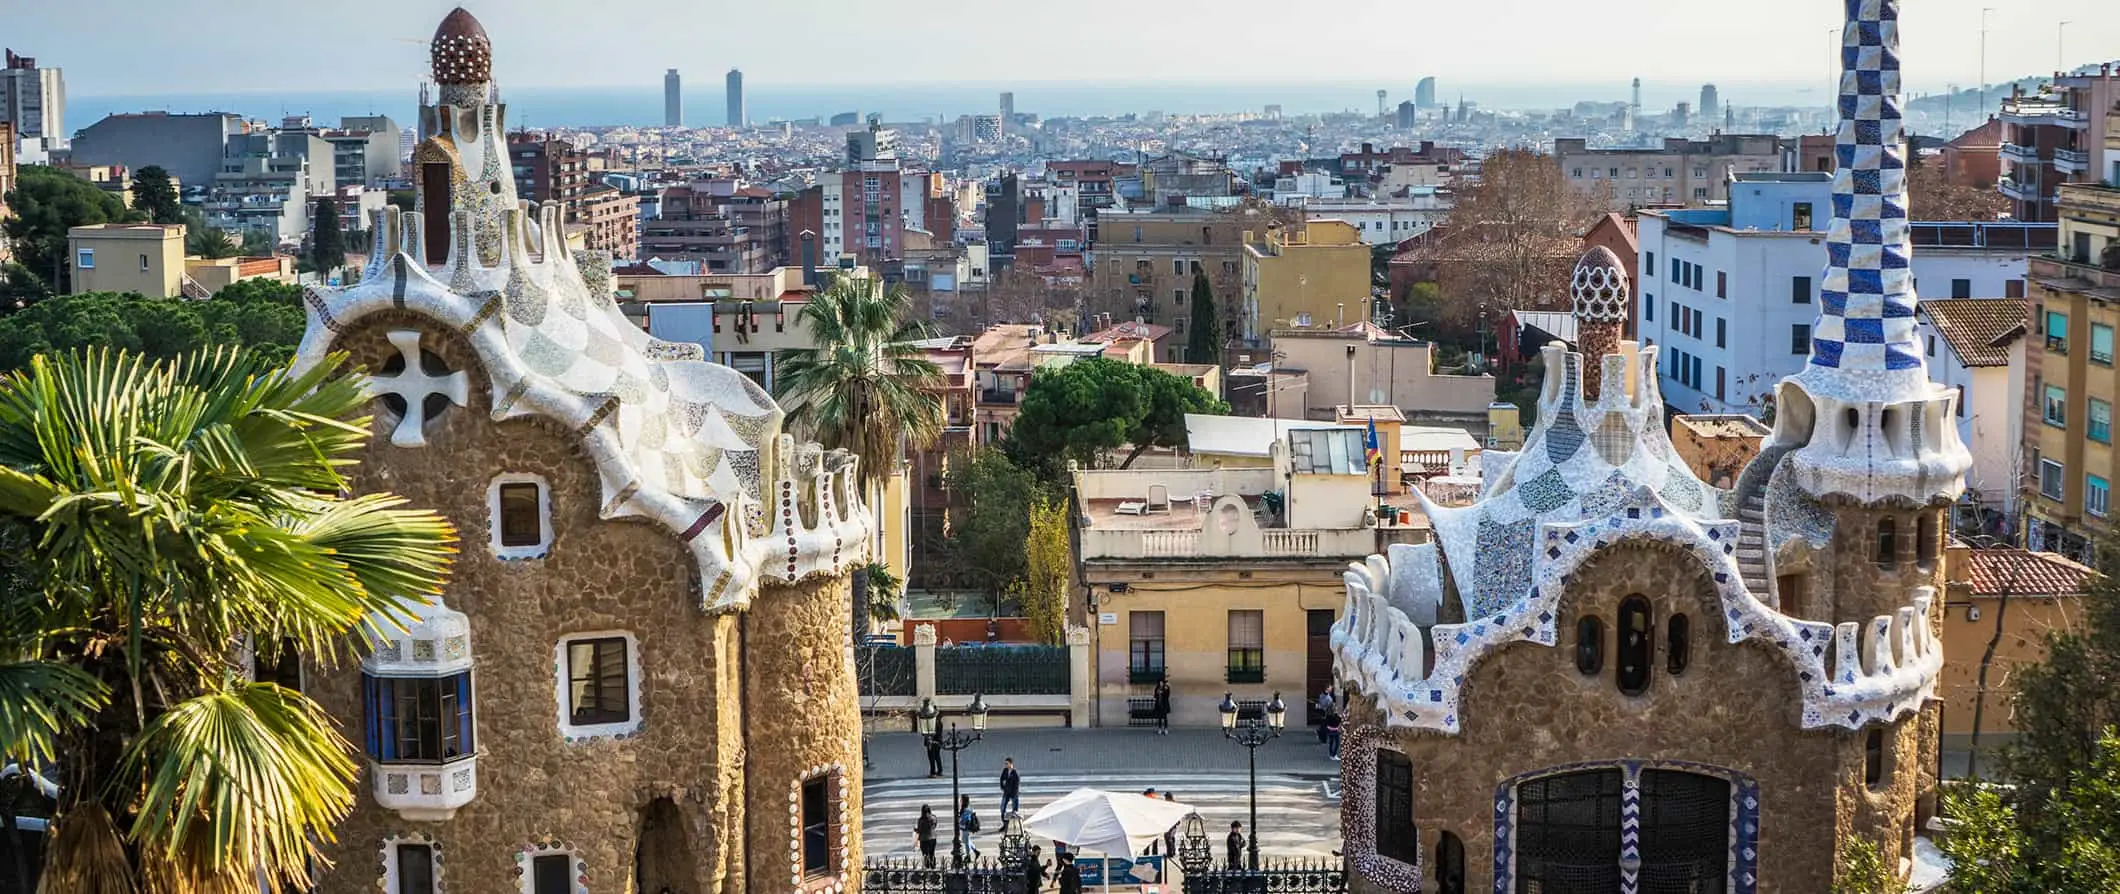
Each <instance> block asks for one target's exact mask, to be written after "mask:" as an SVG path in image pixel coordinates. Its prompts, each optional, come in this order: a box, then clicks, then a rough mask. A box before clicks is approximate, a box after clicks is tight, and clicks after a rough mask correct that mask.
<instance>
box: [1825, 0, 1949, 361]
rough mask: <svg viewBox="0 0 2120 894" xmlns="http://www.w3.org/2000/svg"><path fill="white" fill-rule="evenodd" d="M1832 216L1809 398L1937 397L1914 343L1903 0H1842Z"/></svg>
mask: <svg viewBox="0 0 2120 894" xmlns="http://www.w3.org/2000/svg"><path fill="white" fill-rule="evenodd" d="M1844 2H1845V3H1846V5H1847V25H1846V28H1845V29H1844V31H1843V34H1842V38H1841V50H1840V61H1841V74H1840V106H1839V108H1840V130H1839V133H1838V135H1837V136H1836V137H1835V138H1834V153H1835V156H1836V158H1835V162H1836V164H1835V168H1834V174H1833V219H1832V224H1831V227H1830V228H1829V230H1828V232H1827V235H1826V270H1825V276H1824V279H1823V280H1822V285H1821V288H1820V296H1819V298H1820V300H1819V316H1818V320H1817V322H1816V323H1815V324H1814V325H1813V326H1812V328H1811V332H1812V338H1811V357H1810V361H1809V363H1808V364H1807V365H1806V366H1805V368H1804V370H1803V372H1801V373H1799V374H1798V375H1797V376H1796V379H1797V381H1798V382H1800V383H1802V385H1803V386H1804V389H1805V390H1806V391H1809V392H1811V393H1812V394H1816V395H1833V396H1836V397H1842V398H1847V399H1851V400H1881V401H1890V400H1903V399H1908V398H1916V397H1920V396H1922V395H1926V394H1927V393H1928V392H1929V391H1930V388H1931V386H1930V384H1929V376H1928V370H1927V368H1926V367H1925V365H1924V364H1923V362H1922V354H1921V350H1920V348H1919V346H1918V345H1917V343H1916V339H1915V333H1914V328H1915V310H1916V303H1917V299H1916V297H1915V295H1914V277H1913V272H1912V270H1911V269H1910V265H1911V262H1912V258H1913V244H1912V240H1911V239H1910V238H1909V232H1908V227H1907V188H1906V131H1905V126H1904V123H1903V122H1902V121H1901V117H1900V76H1899V0H1844Z"/></svg>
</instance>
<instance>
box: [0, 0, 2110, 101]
mask: <svg viewBox="0 0 2120 894" xmlns="http://www.w3.org/2000/svg"><path fill="white" fill-rule="evenodd" d="M454 5H455V3H454V2H452V0H359V2H353V3H328V2H320V0H68V2H40V0H0V19H4V21H5V27H4V29H0V31H4V33H0V43H4V44H5V45H7V46H10V47H12V48H13V49H14V50H15V51H17V52H20V53H23V54H25V55H34V56H37V57H39V59H40V60H42V62H43V63H44V64H46V65H58V66H60V67H63V68H64V69H65V70H66V79H67V86H68V89H69V91H70V92H72V93H74V94H77V95H109V94H163V93H181V92H194V91H228V90H249V89H257V90H279V91H286V90H305V89H315V90H334V89H348V90H350V89H372V88H379V87H390V86H393V85H397V84H410V83H411V82H413V81H414V80H416V79H417V78H418V77H419V76H420V74H421V73H422V72H423V71H424V70H425V68H426V56H425V52H426V50H425V47H424V46H423V45H422V43H420V42H421V41H424V40H425V39H426V38H427V37H428V36H429V35H431V34H432V33H433V31H434V26H435V23H436V22H438V21H440V19H441V17H442V16H443V15H444V14H445V13H447V12H448V10H449V9H450V8H451V7H452V6H454ZM1984 5H1985V6H1990V7H1993V8H1995V10H1996V11H1995V12H1994V13H1993V14H1991V15H1989V16H1988V24H1989V35H1988V65H1987V71H1988V75H1989V77H1990V78H1991V79H1993V80H1997V81H1999V80H2002V79H2004V78H2006V77H2009V76H2011V75H2020V74H2034V73H2043V72H2048V71H2051V70H2053V69H2054V68H2055V65H2056V60H2057V47H2056V38H2057V33H2058V32H2059V31H2060V30H2061V29H2060V28H2059V27H2058V26H2059V25H2060V23H2061V22H2062V21H2064V20H2068V21H2071V22H2072V23H2073V24H2070V25H2069V26H2068V27H2067V28H2066V32H2067V43H2066V50H2067V59H2068V63H2069V65H2071V66H2074V65H2078V64H2081V63H2085V62H2089V61H2092V60H2099V59H2103V60H2112V59H2116V58H2120V2H2115V0H1906V2H1905V4H1904V5H1903V7H1902V13H1901V23H1902V26H1903V37H1904V41H1905V67H1906V72H1907V77H1908V80H1909V89H1912V90H1922V91H1926V90H1936V89H1941V88H1942V87H1943V85H1944V84H1945V83H1946V82H1956V83H1960V84H1962V85H1964V86H1966V87H1970V86H1971V85H1973V84H1974V83H1976V82H1977V79H1978V73H1979V71H1980V64H1979V58H1980V57H1979V47H1980V23H1981V8H1982V7H1983V6H1984ZM470 8H471V11H472V12H473V13H475V14H477V15H478V16H479V18H480V20H481V21H483V22H484V23H485V25H486V29H487V32H488V33H489V34H491V35H492V37H493V39H494V42H495V44H496V45H497V47H498V53H497V54H496V55H497V66H496V67H497V69H498V73H499V78H500V80H501V82H502V83H503V84H512V85H515V86H566V85H570V84H579V85H584V86H589V85H594V86H617V85H641V86H644V87H645V88H646V89H651V90H659V89H660V86H661V83H662V80H661V79H662V73H663V69H665V68H670V67H676V68H679V69H682V70H683V72H684V73H685V75H686V77H687V81H688V84H687V87H688V90H687V92H693V91H695V90H698V89H700V88H703V87H707V86H708V85H709V84H710V83H713V82H714V81H716V80H718V79H719V78H720V76H721V74H722V73H723V72H725V71H726V70H727V69H728V68H729V67H730V66H737V67H740V68H742V69H743V70H744V71H745V73H746V75H747V76H748V77H749V78H750V79H751V81H752V83H754V84H757V83H763V82H773V83H779V84H797V83H804V84H850V83H862V84H875V83H879V82H913V83H938V82H950V81H968V82H978V83H1010V82H1021V83H1028V82H1052V81H1107V82H1108V81H1147V80H1189V81H1225V82H1240V83H1269V82H1276V81H1334V82H1369V81H1374V82H1375V83H1376V84H1377V85H1378V86H1380V87H1385V88H1388V89H1390V90H1391V92H1392V94H1393V99H1394V101H1396V99H1397V98H1398V97H1399V96H1400V95H1406V94H1410V93H1411V91H1412V85H1413V82H1414V81H1415V80H1417V79H1418V78H1419V77H1420V76H1422V75H1429V74H1433V75H1436V76H1438V77H1439V78H1441V79H1442V80H1443V81H1445V82H1446V88H1445V92H1446V93H1447V92H1449V91H1448V87H1447V82H1450V81H1457V82H1459V83H1463V82H1466V81H1477V82H1484V83H1523V82H1536V83H1552V82H1567V81H1573V80H1597V81H1611V80H1613V79H1623V78H1627V77H1632V76H1637V75H1638V76H1640V77H1642V78H1644V79H1645V80H1648V81H1651V82H1655V81H1659V80H1661V81H1680V82H1687V83H1699V82H1702V81H1719V82H1728V83H1732V84H1738V83H1743V82H1746V81H1775V82H1788V81H1798V80H1809V79H1812V78H1817V79H1819V80H1821V81H1823V80H1825V79H1826V77H1827V65H1828V62H1829V56H1828V53H1829V35H1828V31H1829V29H1833V28H1835V27H1837V25H1838V23H1839V22H1840V19H1841V2H1840V0H1608V2H1602V3H1598V2H1590V3H1585V2H1580V0H1481V2H1473V3H1429V2H1421V0H1342V2H1338V3H1331V2H1327V3H1303V2H1298V3H1290V2H1286V0H1213V2H1198V0H1073V2H1067V3H1036V4H1032V3H1023V2H1009V0H1002V2H995V0H905V2H900V3H877V2H873V0H769V2H758V0H742V2H735V0H705V2H700V0H691V2H687V0H599V2H594V3H585V2H581V0H485V2H474V3H473V4H472V5H471V7H470ZM143 42H148V43H150V44H151V46H142V43H143Z"/></svg>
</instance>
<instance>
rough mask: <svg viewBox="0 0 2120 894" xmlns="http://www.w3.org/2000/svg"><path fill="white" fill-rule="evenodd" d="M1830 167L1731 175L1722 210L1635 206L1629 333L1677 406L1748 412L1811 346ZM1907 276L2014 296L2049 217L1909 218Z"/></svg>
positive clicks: (2049, 239)
mask: <svg viewBox="0 0 2120 894" xmlns="http://www.w3.org/2000/svg"><path fill="white" fill-rule="evenodd" d="M1832 177H1833V175H1831V174H1826V173H1821V172H1816V171H1802V172H1797V173H1792V174H1740V175H1738V176H1737V178H1736V179H1735V180H1734V181H1732V183H1731V184H1730V189H1731V191H1732V194H1731V199H1730V203H1729V205H1728V206H1727V207H1724V208H1692V209H1683V210H1670V211H1662V210H1652V211H1644V212H1642V213H1641V215H1640V218H1639V222H1638V229H1637V232H1636V238H1637V242H1638V244H1639V246H1640V252H1641V253H1640V258H1639V266H1638V268H1637V269H1639V270H1640V271H1641V278H1640V281H1639V282H1637V283H1635V286H1636V292H1637V294H1636V298H1635V303H1636V306H1637V307H1636V314H1637V315H1636V326H1637V329H1636V331H1637V332H1638V333H1639V335H1640V337H1641V339H1642V341H1643V343H1644V344H1648V345H1656V346H1657V347H1658V348H1659V349H1660V350H1659V351H1658V356H1659V359H1660V361H1661V363H1660V366H1659V369H1658V375H1659V376H1661V378H1662V379H1663V381H1662V383H1661V390H1662V393H1663V396H1664V398H1665V399H1666V400H1668V401H1670V402H1671V406H1673V407H1674V408H1676V409H1677V410H1678V411H1679V412H1681V413H1745V412H1751V413H1758V412H1760V411H1761V410H1762V409H1763V408H1764V406H1765V404H1766V402H1767V400H1768V396H1769V395H1770V394H1772V393H1773V390H1774V383H1775V382H1777V381H1779V380H1780V379H1781V377H1783V376H1787V375H1790V374H1793V373H1795V372H1796V371H1797V370H1799V369H1801V368H1802V367H1803V364H1804V358H1805V357H1806V356H1808V355H1809V354H1810V351H1811V337H1812V335H1813V334H1814V333H1813V324H1814V323H1815V319H1814V318H1815V317H1816V316H1817V314H1818V312H1819V302H1820V300H1821V299H1822V297H1823V292H1824V289H1825V286H1824V283H1823V281H1822V280H1821V279H1820V274H1819V271H1821V270H1823V269H1824V268H1825V266H1826V262H1827V259H1828V255H1827V247H1826V240H1827V237H1828V235H1829V234H1828V233H1827V231H1826V230H1824V229H1821V227H1822V226H1823V225H1824V224H1825V223H1826V222H1827V220H1828V219H1829V217H1828V216H1829V215H1830V214H1831V212H1832V207H1833V206H1832ZM1910 230H1911V232H1910V234H1909V238H1910V239H1911V240H1912V241H1913V245H1914V248H1915V251H1914V255H1913V262H1912V263H1913V267H1912V282H1911V285H1912V286H1913V287H1915V288H1918V289H1919V290H1920V292H1921V293H1922V294H1925V295H1929V296H1931V297H1935V298H2006V297H2008V298H2016V297H2023V295H2024V264H2025V259H2026V258H2028V257H2030V256H2032V255H2033V254H2035V253H2039V252H2043V251H2047V250H2049V249H2050V248H2051V247H2052V246H2053V244H2054V232H2055V230H2054V226H2053V225H2052V224H2026V223H2015V222H2003V223H1928V222H1916V223H1914V224H1913V225H1912V226H1911V228H1910Z"/></svg>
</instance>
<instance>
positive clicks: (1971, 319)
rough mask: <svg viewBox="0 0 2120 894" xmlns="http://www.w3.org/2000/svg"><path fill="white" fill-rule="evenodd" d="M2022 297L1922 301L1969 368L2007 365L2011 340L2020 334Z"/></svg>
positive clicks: (1930, 319) (1929, 316)
mask: <svg viewBox="0 0 2120 894" xmlns="http://www.w3.org/2000/svg"><path fill="white" fill-rule="evenodd" d="M2025 307H2026V304H2025V300H2024V299H2022V298H1945V299H1941V300H1932V301H1923V302H1921V313H1922V314H1923V315H1924V316H1927V317H1928V318H1929V323H1930V324H1931V325H1933V326H1935V327H1936V331H1937V332H1939V333H1941V334H1942V335H1943V337H1944V340H1945V341H1948V342H1950V343H1951V350H1952V351H1955V352H1957V354H1958V360H1959V362H1960V363H1963V364H1965V365H1966V366H1968V367H1975V366H2008V365H2009V363H2010V350H2009V348H2010V342H2011V341H2012V340H2014V338H2015V336H2017V335H2019V334H2022V332H2023V330H2024V320H2025V312H2026V311H2025Z"/></svg>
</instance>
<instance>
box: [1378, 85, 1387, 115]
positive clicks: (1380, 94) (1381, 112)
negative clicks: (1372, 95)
mask: <svg viewBox="0 0 2120 894" xmlns="http://www.w3.org/2000/svg"><path fill="white" fill-rule="evenodd" d="M1385 96H1386V94H1385V92H1384V91H1382V90H1378V91H1377V117H1378V118H1382V117H1384V97H1385Z"/></svg>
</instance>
